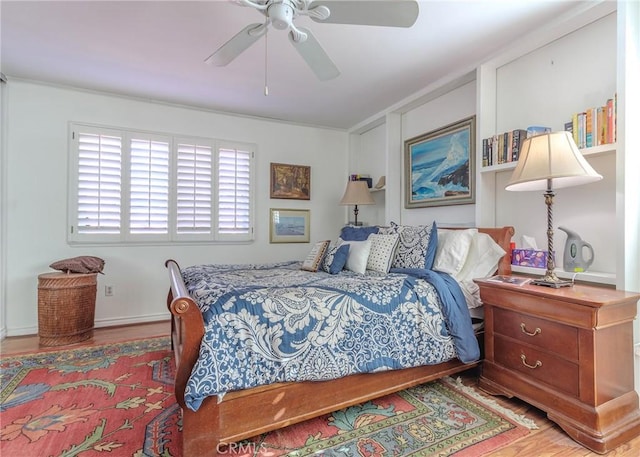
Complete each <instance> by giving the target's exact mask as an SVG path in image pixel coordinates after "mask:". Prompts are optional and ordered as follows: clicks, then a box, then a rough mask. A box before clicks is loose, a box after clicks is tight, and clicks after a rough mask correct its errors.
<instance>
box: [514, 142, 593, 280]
mask: <svg viewBox="0 0 640 457" xmlns="http://www.w3.org/2000/svg"><path fill="white" fill-rule="evenodd" d="M600 179H602V175H600V174H598V173H596V171H595V170H594V169H593V168H591V165H589V163H588V162H587V161H586V160H585V158H584V157H583V156H582V153H581V152H580V150H579V149H578V146H576V143H575V142H574V141H573V137H572V135H571V134H570V133H569V132H553V133H545V134H542V135H536V136H533V137H529V138H527V139H526V140H525V141H524V142H523V143H522V148H521V150H520V158H519V160H518V165H517V166H516V169H515V170H514V172H513V175H512V176H511V179H510V180H509V183H508V184H507V186H506V190H516V191H519V190H527V191H531V190H544V191H545V192H544V201H545V203H546V205H547V271H546V273H545V275H544V276H543V277H542V278H539V279H536V280H535V281H532V284H537V285H540V286H547V287H554V288H558V287H564V286H569V285H571V282H570V281H564V280H562V279H559V278H558V276H556V274H555V272H554V271H553V270H554V269H555V260H554V258H553V197H554V195H555V194H554V192H553V190H554V189H559V188H562V187H571V186H578V185H580V184H587V183H591V182H595V181H599V180H600Z"/></svg>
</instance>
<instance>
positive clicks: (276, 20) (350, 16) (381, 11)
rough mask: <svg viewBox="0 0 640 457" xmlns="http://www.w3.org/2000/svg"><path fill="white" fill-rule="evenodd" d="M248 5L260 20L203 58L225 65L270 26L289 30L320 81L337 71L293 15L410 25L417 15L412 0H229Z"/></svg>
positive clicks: (331, 20)
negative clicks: (263, 19)
mask: <svg viewBox="0 0 640 457" xmlns="http://www.w3.org/2000/svg"><path fill="white" fill-rule="evenodd" d="M230 1H232V2H234V3H236V4H239V5H241V6H250V7H252V8H255V9H257V10H258V11H260V12H261V13H262V14H264V16H265V18H266V20H265V22H263V23H255V24H249V25H247V26H246V27H245V28H244V29H242V30H241V31H240V32H239V33H237V34H236V35H235V36H234V37H233V38H231V39H230V40H229V41H227V42H226V43H225V44H223V45H222V46H221V47H220V48H218V49H217V50H216V51H215V52H214V53H213V54H211V55H210V56H209V57H208V58H207V59H206V60H205V62H207V63H210V64H213V65H216V66H221V67H222V66H225V65H227V64H229V63H230V62H231V61H232V60H233V59H235V58H236V57H238V56H239V55H240V54H242V52H244V51H245V50H247V49H248V48H249V47H250V46H251V45H252V44H253V43H255V42H256V41H257V40H258V39H259V38H260V37H262V36H263V35H264V34H265V33H266V32H267V30H268V28H269V26H273V27H274V28H275V29H278V30H288V31H289V41H290V42H291V44H293V46H294V47H295V48H296V49H297V50H298V52H299V53H300V55H301V56H302V58H303V59H304V60H305V61H306V62H307V64H308V65H309V67H310V68H311V70H312V71H313V72H314V73H315V75H316V76H317V77H318V79H320V80H321V81H326V80H329V79H333V78H335V77H337V76H338V75H339V74H340V71H339V70H338V68H337V67H336V66H335V64H334V63H333V61H332V60H331V58H329V56H328V55H327V53H326V52H325V51H324V49H322V46H321V45H320V43H319V42H318V40H316V38H315V37H314V36H313V34H312V33H311V31H310V30H309V29H306V28H304V27H296V25H295V24H294V19H295V18H296V17H298V16H309V17H310V18H311V19H312V20H313V21H315V22H319V23H323V22H324V23H331V24H355V25H378V26H388V27H411V26H412V25H413V24H414V23H415V21H416V19H417V18H418V2H417V1H416V0H230Z"/></svg>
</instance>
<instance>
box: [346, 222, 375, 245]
mask: <svg viewBox="0 0 640 457" xmlns="http://www.w3.org/2000/svg"><path fill="white" fill-rule="evenodd" d="M372 233H378V226H377V225H371V226H364V227H362V226H359V225H345V226H344V227H342V230H340V238H341V239H343V240H344V241H364V240H366V239H367V238H369V235H371V234H372Z"/></svg>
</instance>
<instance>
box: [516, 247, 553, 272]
mask: <svg viewBox="0 0 640 457" xmlns="http://www.w3.org/2000/svg"><path fill="white" fill-rule="evenodd" d="M511 265H520V266H523V267H534V268H547V251H537V250H534V249H514V250H513V251H511Z"/></svg>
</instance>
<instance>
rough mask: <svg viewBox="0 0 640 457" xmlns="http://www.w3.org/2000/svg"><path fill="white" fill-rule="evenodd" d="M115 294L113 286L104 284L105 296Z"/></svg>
mask: <svg viewBox="0 0 640 457" xmlns="http://www.w3.org/2000/svg"><path fill="white" fill-rule="evenodd" d="M112 295H113V286H104V296H105V297H111V296H112Z"/></svg>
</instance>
